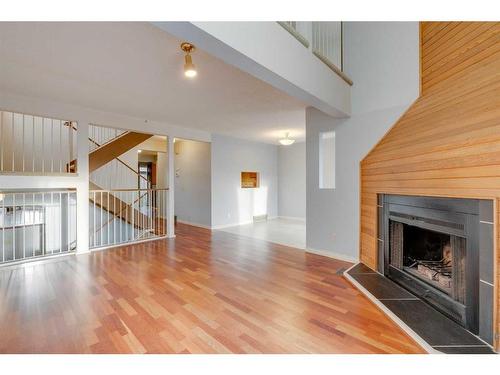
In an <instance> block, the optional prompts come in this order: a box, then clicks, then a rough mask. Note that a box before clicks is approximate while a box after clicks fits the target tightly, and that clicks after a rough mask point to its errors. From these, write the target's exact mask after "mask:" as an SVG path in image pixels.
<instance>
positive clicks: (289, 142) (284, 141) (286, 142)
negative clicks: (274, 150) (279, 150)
mask: <svg viewBox="0 0 500 375" xmlns="http://www.w3.org/2000/svg"><path fill="white" fill-rule="evenodd" d="M288 134H289V133H286V134H285V138H282V139H280V140H279V142H280V143H281V144H282V145H283V146H290V145H292V144H293V143H294V142H295V139H291V138H290V137H289V136H288Z"/></svg>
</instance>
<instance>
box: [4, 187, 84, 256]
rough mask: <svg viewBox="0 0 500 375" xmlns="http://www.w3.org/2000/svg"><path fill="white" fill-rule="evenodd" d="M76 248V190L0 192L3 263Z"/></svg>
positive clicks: (66, 251)
mask: <svg viewBox="0 0 500 375" xmlns="http://www.w3.org/2000/svg"><path fill="white" fill-rule="evenodd" d="M75 249H76V192H75V191H73V190H61V191H55V190H51V191H29V192H17V191H16V192H0V264H3V263H8V262H15V261H21V260H28V259H32V258H40V257H44V256H47V255H56V254H63V253H69V252H72V251H74V250H75Z"/></svg>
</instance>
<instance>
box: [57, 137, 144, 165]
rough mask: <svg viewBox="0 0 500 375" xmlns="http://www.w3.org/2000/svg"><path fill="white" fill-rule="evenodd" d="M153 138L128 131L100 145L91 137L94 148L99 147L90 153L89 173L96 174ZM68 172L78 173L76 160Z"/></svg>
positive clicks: (71, 163) (72, 162)
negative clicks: (101, 168) (100, 169)
mask: <svg viewBox="0 0 500 375" xmlns="http://www.w3.org/2000/svg"><path fill="white" fill-rule="evenodd" d="M151 137H152V135H151V134H143V133H137V132H130V131H127V132H124V133H119V135H118V136H117V137H115V138H112V139H110V140H108V141H107V142H105V143H103V144H100V142H98V141H97V140H95V139H94V138H92V137H89V142H91V143H92V144H93V145H94V146H97V147H96V148H94V149H93V150H92V151H90V153H89V173H92V172H94V171H95V170H97V169H99V168H100V167H102V166H104V165H106V164H107V163H109V162H110V161H112V160H113V159H118V157H119V156H120V155H122V154H124V153H125V152H127V151H129V150H130V149H132V148H134V147H136V146H137V145H140V144H141V143H142V142H144V141H146V140H148V139H149V138H151ZM67 170H68V171H69V172H71V171H76V159H74V160H72V161H71V162H70V163H69V165H68V166H67Z"/></svg>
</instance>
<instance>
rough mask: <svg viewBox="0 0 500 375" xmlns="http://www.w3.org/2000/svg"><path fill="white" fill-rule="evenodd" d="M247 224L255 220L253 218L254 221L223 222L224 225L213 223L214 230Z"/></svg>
mask: <svg viewBox="0 0 500 375" xmlns="http://www.w3.org/2000/svg"><path fill="white" fill-rule="evenodd" d="M247 224H253V220H252V221H242V222H241V223H232V224H222V225H212V230H218V229H225V228H231V227H237V226H240V225H247Z"/></svg>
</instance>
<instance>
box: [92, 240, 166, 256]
mask: <svg viewBox="0 0 500 375" xmlns="http://www.w3.org/2000/svg"><path fill="white" fill-rule="evenodd" d="M166 238H173V237H167V236H161V237H155V238H146V239H145V240H139V241H131V242H123V243H118V244H115V245H109V246H101V247H94V248H91V249H90V252H94V251H103V250H109V249H113V248H115V247H121V246H131V245H138V244H141V243H144V242H151V241H158V240H164V239H166Z"/></svg>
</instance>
